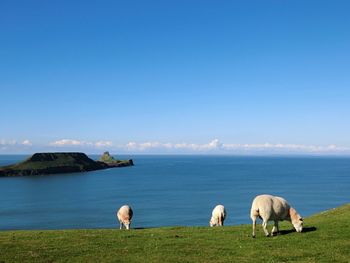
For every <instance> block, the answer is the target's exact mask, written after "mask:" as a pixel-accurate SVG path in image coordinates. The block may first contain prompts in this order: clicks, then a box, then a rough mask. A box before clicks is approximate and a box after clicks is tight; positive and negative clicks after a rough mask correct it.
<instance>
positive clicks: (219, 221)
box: [218, 216, 222, 226]
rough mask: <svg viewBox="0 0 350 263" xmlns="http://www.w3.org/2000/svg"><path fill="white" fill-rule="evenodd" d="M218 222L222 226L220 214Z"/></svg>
mask: <svg viewBox="0 0 350 263" xmlns="http://www.w3.org/2000/svg"><path fill="white" fill-rule="evenodd" d="M218 224H219V226H222V218H221V216H219V218H218Z"/></svg>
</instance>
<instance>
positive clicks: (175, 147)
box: [120, 139, 350, 154]
mask: <svg viewBox="0 0 350 263" xmlns="http://www.w3.org/2000/svg"><path fill="white" fill-rule="evenodd" d="M120 148H121V149H124V150H126V151H129V152H174V153H178V152H180V153H181V152H187V153H224V154H241V153H244V154H249V153H250V154H255V153H266V154H268V153H281V154H283V153H285V154H288V153H297V154H303V153H305V154H323V153H326V154H327V153H329V154H337V153H350V148H347V147H338V146H336V145H333V144H331V145H327V146H317V145H302V144H281V143H277V144H271V143H262V144H224V143H221V142H220V141H219V140H218V139H214V140H212V141H210V142H208V143H205V144H195V143H160V142H142V143H137V142H129V143H127V144H126V145H125V146H121V147H120Z"/></svg>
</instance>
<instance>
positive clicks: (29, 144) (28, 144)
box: [22, 140, 33, 146]
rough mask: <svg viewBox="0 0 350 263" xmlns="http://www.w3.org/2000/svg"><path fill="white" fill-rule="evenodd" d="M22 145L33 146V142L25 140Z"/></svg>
mask: <svg viewBox="0 0 350 263" xmlns="http://www.w3.org/2000/svg"><path fill="white" fill-rule="evenodd" d="M22 145H25V146H32V145H33V144H32V142H31V141H29V140H24V141H23V142H22Z"/></svg>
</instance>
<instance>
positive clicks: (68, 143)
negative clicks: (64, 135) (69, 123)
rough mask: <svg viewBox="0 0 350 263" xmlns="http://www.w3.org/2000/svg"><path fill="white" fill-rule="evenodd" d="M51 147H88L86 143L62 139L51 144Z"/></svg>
mask: <svg viewBox="0 0 350 263" xmlns="http://www.w3.org/2000/svg"><path fill="white" fill-rule="evenodd" d="M50 145H51V146H81V145H88V144H87V143H86V142H84V141H78V140H72V139H62V140H58V141H54V142H51V143H50Z"/></svg>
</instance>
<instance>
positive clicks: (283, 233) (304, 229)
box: [279, 226, 317, 235]
mask: <svg viewBox="0 0 350 263" xmlns="http://www.w3.org/2000/svg"><path fill="white" fill-rule="evenodd" d="M316 230H317V228H316V227H314V226H311V227H304V228H303V231H301V233H307V232H313V231H316ZM293 232H295V229H294V228H293V229H288V230H280V232H279V233H280V234H281V235H287V234H290V233H293Z"/></svg>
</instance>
